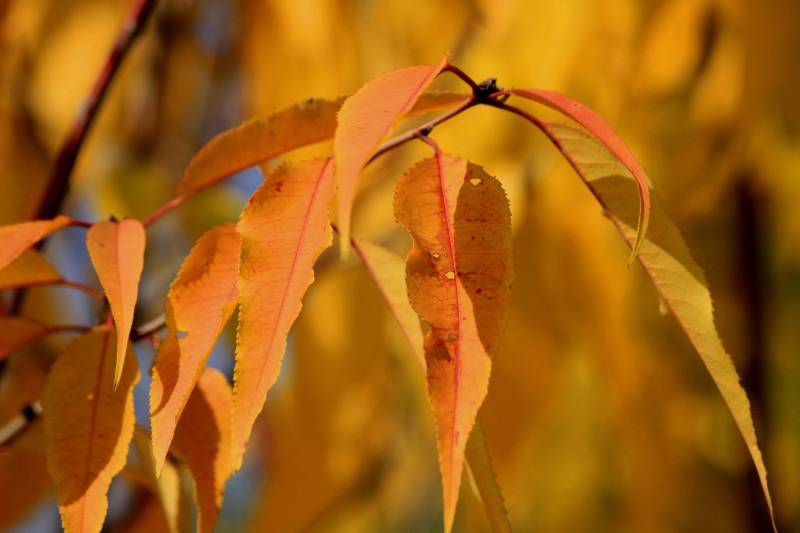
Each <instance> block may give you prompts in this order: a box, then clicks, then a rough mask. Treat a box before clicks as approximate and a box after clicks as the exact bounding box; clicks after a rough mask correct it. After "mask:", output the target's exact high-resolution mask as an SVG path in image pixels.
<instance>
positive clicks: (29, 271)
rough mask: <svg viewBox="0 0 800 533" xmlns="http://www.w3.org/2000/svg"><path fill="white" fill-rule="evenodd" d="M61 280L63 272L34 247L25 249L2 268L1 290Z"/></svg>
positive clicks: (0, 273) (0, 276) (0, 272)
mask: <svg viewBox="0 0 800 533" xmlns="http://www.w3.org/2000/svg"><path fill="white" fill-rule="evenodd" d="M60 280H61V274H59V273H58V270H56V268H55V267H54V266H53V265H52V264H51V263H50V261H48V260H47V259H45V258H44V256H43V255H42V254H40V253H39V252H37V251H36V250H33V249H28V250H25V251H24V252H23V253H22V254H21V255H20V256H18V257H17V258H16V259H14V260H13V261H11V262H10V263H9V264H8V265H7V266H6V267H5V268H3V269H2V270H0V290H2V289H13V288H16V287H26V286H30V285H43V284H46V283H56V282H58V281H60Z"/></svg>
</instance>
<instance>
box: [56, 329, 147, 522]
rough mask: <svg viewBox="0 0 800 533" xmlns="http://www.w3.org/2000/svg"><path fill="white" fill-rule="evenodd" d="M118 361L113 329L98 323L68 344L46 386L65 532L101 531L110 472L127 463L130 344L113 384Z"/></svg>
mask: <svg viewBox="0 0 800 533" xmlns="http://www.w3.org/2000/svg"><path fill="white" fill-rule="evenodd" d="M114 360H115V359H114V332H113V331H112V330H111V329H109V328H108V327H97V328H95V329H93V330H92V331H90V332H89V333H86V334H85V335H82V336H80V337H78V338H77V339H76V340H75V341H73V342H72V343H71V344H69V345H68V346H67V348H66V349H65V350H64V352H63V353H62V354H61V356H60V357H59V358H58V359H57V360H56V362H55V364H54V365H53V367H52V369H51V370H50V375H49V376H48V379H47V385H46V386H45V390H44V395H43V398H42V409H43V418H44V427H45V438H46V444H47V460H48V468H49V470H50V475H51V476H52V478H53V482H54V484H55V488H56V497H57V500H58V507H59V510H60V511H61V523H62V525H63V527H64V530H65V531H66V532H67V533H73V532H76V533H78V532H80V533H83V532H87V533H89V532H98V531H100V529H101V528H102V526H103V521H104V519H105V515H106V510H107V507H108V501H107V496H106V494H107V492H108V487H109V485H110V483H111V479H112V478H113V477H114V475H116V474H117V473H118V472H119V471H120V470H122V468H123V467H124V466H125V459H126V456H127V454H128V445H129V444H130V441H131V437H132V435H133V426H134V414H133V386H134V385H135V384H136V382H137V381H138V380H139V369H138V367H137V365H136V357H135V356H134V354H133V350H132V349H128V351H127V356H126V358H125V360H124V368H123V372H122V377H121V379H120V381H119V386H118V387H117V389H116V390H114Z"/></svg>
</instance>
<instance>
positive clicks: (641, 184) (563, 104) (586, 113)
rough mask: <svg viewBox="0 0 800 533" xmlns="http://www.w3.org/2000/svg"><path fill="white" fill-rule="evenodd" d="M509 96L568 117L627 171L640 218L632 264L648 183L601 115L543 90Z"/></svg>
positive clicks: (645, 219) (642, 230)
mask: <svg viewBox="0 0 800 533" xmlns="http://www.w3.org/2000/svg"><path fill="white" fill-rule="evenodd" d="M508 92H509V93H511V94H515V95H517V96H521V97H523V98H527V99H529V100H533V101H535V102H539V103H540V104H543V105H546V106H547V107H550V108H552V109H555V110H556V111H559V112H561V113H563V114H564V115H567V116H568V117H570V118H571V119H573V120H575V121H576V122H577V123H578V124H580V125H581V126H583V127H584V128H586V130H587V131H588V132H589V133H591V134H592V135H594V136H595V137H596V138H597V139H598V140H599V141H600V142H601V143H603V145H605V147H606V148H608V149H609V150H610V151H611V153H612V154H614V156H616V157H617V158H618V159H619V160H620V161H621V162H622V164H623V165H624V166H625V167H626V168H627V169H628V170H629V171H630V173H631V175H632V176H633V178H634V181H635V182H636V186H637V187H638V189H639V217H638V222H637V230H636V238H635V239H634V241H633V246H632V247H631V256H630V259H629V263H632V262H633V260H634V259H635V258H636V254H638V253H639V248H640V247H641V245H642V242H644V238H645V235H646V234H647V227H648V225H649V223H650V180H649V179H648V177H647V174H645V172H644V169H642V167H641V165H639V162H638V161H636V158H635V157H633V154H632V153H631V151H630V150H629V149H628V147H627V146H626V145H625V143H624V142H623V141H622V139H621V138H620V137H619V136H618V135H617V134H616V133H615V132H614V130H613V129H611V126H609V125H608V123H606V121H605V120H603V118H602V117H600V115H598V114H597V113H595V112H594V111H592V110H591V109H589V108H588V107H586V106H585V105H583V104H581V103H580V102H576V101H575V100H573V99H572V98H569V97H567V96H565V95H563V94H560V93H556V92H553V91H545V90H542V89H509V90H508Z"/></svg>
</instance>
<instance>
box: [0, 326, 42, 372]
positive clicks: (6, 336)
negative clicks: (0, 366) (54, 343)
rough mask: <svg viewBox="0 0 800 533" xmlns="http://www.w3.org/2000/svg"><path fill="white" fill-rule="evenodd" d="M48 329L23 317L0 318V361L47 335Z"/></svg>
mask: <svg viewBox="0 0 800 533" xmlns="http://www.w3.org/2000/svg"><path fill="white" fill-rule="evenodd" d="M47 332H48V328H47V326H46V325H45V324H42V323H41V322H39V321H38V320H35V319H33V318H28V317H24V316H0V361H2V360H3V359H5V358H6V357H8V356H9V355H11V354H12V353H14V352H15V351H17V350H19V349H20V348H22V347H24V346H27V345H28V344H30V343H32V342H35V341H37V340H39V339H41V338H42V337H44V336H45V335H47Z"/></svg>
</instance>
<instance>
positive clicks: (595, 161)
mask: <svg viewBox="0 0 800 533" xmlns="http://www.w3.org/2000/svg"><path fill="white" fill-rule="evenodd" d="M546 128H547V131H548V132H549V134H550V135H552V137H553V138H554V139H555V140H556V141H557V142H558V143H559V145H560V147H561V150H562V152H563V153H564V155H565V156H566V157H567V159H568V160H569V162H570V163H571V164H572V165H573V167H574V168H575V169H576V170H577V171H578V173H579V174H580V176H581V177H582V178H583V180H584V181H585V183H586V185H587V186H588V187H589V189H590V190H591V191H592V193H593V194H594V196H595V197H596V198H597V200H598V201H599V202H600V204H601V205H602V206H603V209H604V210H605V212H606V213H607V214H608V216H609V218H610V219H611V221H612V222H613V223H614V226H616V228H617V230H619V232H620V233H621V234H622V236H623V237H624V238H625V240H626V241H627V243H628V244H629V245H630V246H631V247H633V246H634V245H635V242H636V239H637V233H636V230H635V229H634V228H635V227H636V220H637V213H636V207H635V206H633V205H632V203H631V201H630V198H631V195H630V192H631V189H632V187H633V186H634V184H635V183H636V182H635V180H634V177H633V175H632V174H631V172H630V171H629V169H627V168H626V167H625V166H623V165H622V164H620V163H619V162H618V161H617V159H616V158H615V157H614V155H612V153H609V151H608V149H607V148H606V147H605V146H604V145H603V144H601V143H600V142H599V141H598V140H597V139H595V138H594V137H592V136H591V135H588V134H587V133H585V132H584V131H581V130H578V129H576V128H572V127H570V126H566V125H563V124H556V123H550V124H547V125H546ZM638 257H639V262H640V263H641V264H642V266H643V267H644V270H645V272H646V273H647V275H648V276H649V277H650V279H651V280H652V281H653V283H654V285H655V287H656V289H657V290H658V292H659V294H660V295H661V297H662V298H663V300H664V301H665V302H666V304H667V307H668V308H669V309H670V311H671V312H672V313H673V314H674V315H675V318H676V319H677V320H678V323H679V324H680V326H681V328H683V330H684V332H685V333H686V335H687V337H689V340H690V341H691V343H692V345H693V346H694V347H695V349H696V350H697V353H698V354H699V355H700V358H701V359H702V360H703V363H704V364H705V366H706V368H707V369H708V371H709V373H710V374H711V377H712V378H713V380H714V382H715V383H716V384H717V387H718V388H719V391H720V393H721V394H722V397H723V399H724V400H725V403H726V404H727V406H728V409H729V410H730V412H731V414H732V415H733V418H734V420H735V421H736V425H737V426H738V428H739V431H740V432H741V434H742V437H744V441H745V443H746V444H747V448H748V450H749V452H750V456H751V458H752V460H753V464H754V465H755V467H756V470H757V472H758V477H759V480H760V481H761V488H762V490H763V492H764V496H765V498H766V501H767V505H768V507H769V510H770V516H771V517H772V498H771V496H770V492H769V487H768V485H767V470H766V466H765V465H764V460H763V458H762V456H761V450H760V449H759V447H758V441H757V439H756V433H755V428H754V426H753V418H752V415H751V413H750V402H749V400H748V399H747V394H746V393H745V390H744V389H743V388H742V386H741V384H740V383H739V375H738V373H737V372H736V367H735V366H734V365H733V361H732V360H731V357H730V355H729V354H728V353H727V352H726V351H725V348H724V347H723V345H722V341H721V340H720V337H719V333H718V332H717V329H716V326H715V324H714V305H713V301H712V298H711V293H710V291H709V289H708V283H707V281H706V279H705V276H704V274H703V271H702V270H701V268H700V267H699V266H698V265H697V263H695V261H694V259H692V256H691V254H690V252H689V249H688V247H687V246H686V243H685V242H684V240H683V237H682V236H681V234H680V231H679V230H678V228H677V226H675V224H674V223H673V222H672V220H671V219H670V218H669V216H668V215H667V214H666V213H665V212H664V209H663V208H662V207H661V205H660V204H659V203H658V202H657V201H654V202H653V211H652V217H651V223H650V230H649V232H648V235H647V238H646V239H645V240H644V241H643V242H642V244H641V249H640V251H639V255H638ZM773 527H774V519H773Z"/></svg>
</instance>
